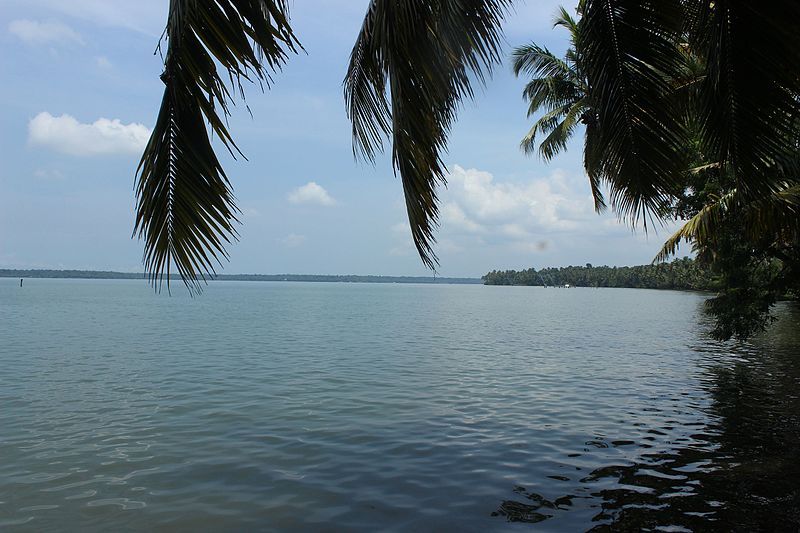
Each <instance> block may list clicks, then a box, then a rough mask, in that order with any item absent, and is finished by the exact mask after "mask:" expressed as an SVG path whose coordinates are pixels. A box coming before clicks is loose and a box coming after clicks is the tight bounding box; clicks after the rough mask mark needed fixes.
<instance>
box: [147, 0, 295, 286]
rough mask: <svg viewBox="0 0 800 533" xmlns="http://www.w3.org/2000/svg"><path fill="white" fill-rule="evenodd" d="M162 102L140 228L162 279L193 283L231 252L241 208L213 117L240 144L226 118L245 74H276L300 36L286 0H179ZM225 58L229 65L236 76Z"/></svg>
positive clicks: (222, 133) (172, 16)
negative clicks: (220, 154)
mask: <svg viewBox="0 0 800 533" xmlns="http://www.w3.org/2000/svg"><path fill="white" fill-rule="evenodd" d="M165 35H166V39H167V45H168V46H167V53H166V58H165V61H164V73H163V74H162V76H161V79H162V80H163V82H164V84H165V85H166V88H165V90H164V96H163V99H162V103H161V109H160V111H159V114H158V118H157V119H156V124H155V127H154V128H153V133H152V135H151V137H150V140H149V141H148V143H147V146H146V147H145V150H144V154H143V155H142V159H141V161H140V163H139V168H138V170H137V182H136V200H137V214H136V226H135V229H134V234H138V236H139V237H140V238H143V239H144V248H145V252H144V264H145V267H146V269H147V272H148V274H149V277H150V281H151V282H152V283H153V284H154V285H156V286H157V287H160V286H161V283H162V282H163V281H164V280H166V282H167V288H169V283H170V273H171V272H172V270H173V268H174V269H175V270H177V273H178V274H180V276H181V278H182V279H183V281H184V283H185V284H186V286H187V287H188V288H189V289H190V291H196V290H199V289H200V287H201V283H200V282H201V281H205V279H206V276H208V275H214V273H215V267H216V266H217V265H218V264H220V262H221V260H222V259H223V258H226V257H227V254H226V251H225V244H227V243H229V242H230V241H231V240H232V239H235V238H236V236H237V234H236V229H235V227H234V224H235V223H236V221H237V220H236V213H237V208H236V206H235V203H234V198H233V194H232V191H231V186H230V182H229V181H228V178H227V176H226V174H225V171H224V170H223V169H222V166H221V165H220V163H219V160H218V159H217V156H216V154H215V153H214V148H213V146H212V145H211V142H210V140H209V136H208V131H207V129H206V121H207V122H208V124H209V125H210V127H211V130H212V131H213V132H214V133H215V134H216V135H217V136H218V137H219V139H220V140H221V141H222V143H223V145H224V146H225V147H226V148H228V150H230V151H231V153H234V152H238V148H237V147H236V144H235V143H234V141H233V138H232V137H231V135H230V133H229V131H228V129H227V126H226V123H225V117H226V116H227V115H228V114H229V105H230V103H231V99H232V95H231V91H232V90H236V91H238V92H239V93H240V94H241V95H243V88H242V84H241V81H242V79H244V80H250V79H253V80H258V81H260V82H262V83H263V82H266V83H267V84H268V83H269V82H270V73H271V72H272V71H274V70H275V69H277V68H280V66H281V65H282V64H283V62H284V61H285V59H286V57H287V53H288V52H289V51H294V50H295V49H296V47H299V43H298V41H297V40H296V38H295V37H294V34H293V33H292V30H291V27H290V26H289V20H288V15H287V9H286V5H285V2H284V1H283V0H171V2H170V9H169V20H168V22H167V28H166V31H165ZM218 66H220V67H221V68H222V71H223V72H224V73H225V74H227V77H228V80H229V84H228V85H226V83H225V81H224V80H223V78H222V75H221V73H220V71H219V70H218Z"/></svg>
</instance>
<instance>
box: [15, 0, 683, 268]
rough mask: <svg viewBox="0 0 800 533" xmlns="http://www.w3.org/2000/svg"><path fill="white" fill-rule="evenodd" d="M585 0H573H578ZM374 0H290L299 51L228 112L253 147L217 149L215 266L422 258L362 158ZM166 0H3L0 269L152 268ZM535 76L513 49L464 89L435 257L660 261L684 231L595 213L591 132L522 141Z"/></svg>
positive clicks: (382, 168)
mask: <svg viewBox="0 0 800 533" xmlns="http://www.w3.org/2000/svg"><path fill="white" fill-rule="evenodd" d="M571 3H574V2H569V1H568V2H566V4H567V6H568V7H570V4H571ZM367 4H368V0H290V3H289V5H290V13H291V17H292V26H293V28H294V30H295V32H296V33H297V35H298V37H299V39H300V41H301V43H302V44H303V46H304V48H305V50H306V52H305V53H300V54H298V55H296V56H294V57H291V58H290V60H289V62H288V64H287V65H286V66H285V67H284V68H283V69H282V71H280V72H278V73H277V74H275V76H274V84H273V86H272V87H271V88H269V89H268V90H266V91H264V92H263V93H262V92H261V90H260V89H259V88H258V87H256V86H251V87H248V88H247V93H246V94H247V105H248V106H249V108H250V111H251V112H252V117H251V115H250V113H248V111H247V109H246V108H245V106H244V105H243V104H242V103H241V102H240V103H239V105H238V106H237V107H236V108H235V109H234V112H233V116H232V117H231V118H230V126H231V131H232V132H233V135H234V137H235V139H236V142H237V144H238V145H239V147H240V148H241V149H242V151H243V152H244V154H245V155H246V157H247V160H244V159H242V158H239V159H238V160H232V159H231V158H230V157H227V156H225V155H224V154H223V153H222V151H218V153H219V154H220V156H221V160H222V161H223V164H224V166H225V168H226V171H227V173H228V175H229V177H230V178H231V181H232V183H233V188H234V194H235V196H236V198H237V203H238V206H239V208H240V209H241V211H242V216H241V217H240V218H241V222H242V225H241V226H240V227H239V234H240V240H239V242H237V243H235V244H233V245H231V246H230V247H229V248H228V251H229V253H230V261H229V262H227V263H225V264H224V265H223V268H222V269H221V270H220V272H224V273H228V274H238V273H263V274H276V273H299V274H376V275H430V271H428V270H427V269H426V268H425V267H424V266H423V264H422V262H421V261H420V260H419V258H418V256H417V255H416V251H415V249H414V246H413V243H412V240H411V235H410V230H409V227H408V223H407V221H406V214H405V208H404V203H403V196H402V187H401V183H400V180H399V178H398V177H396V176H395V175H394V171H393V169H392V166H391V161H390V159H389V158H388V157H386V156H384V157H381V158H379V159H378V160H377V161H376V163H375V164H374V165H371V164H367V163H364V162H361V161H357V160H355V159H354V157H353V152H352V147H351V136H350V127H349V122H348V121H347V117H346V115H345V111H344V102H343V98H342V79H343V77H344V74H345V69H346V65H347V61H348V57H349V53H350V49H351V48H352V44H353V42H354V40H355V37H356V34H357V32H358V29H359V27H360V24H361V21H362V18H363V16H364V13H365V11H366V7H367ZM167 5H168V2H167V1H166V0H137V1H136V2H130V1H129V0H70V1H69V2H64V1H63V0H0V46H2V49H3V52H4V53H3V54H0V69H2V72H3V73H4V77H3V81H4V83H2V84H0V102H2V106H3V111H2V115H3V121H2V123H0V153H2V158H3V164H2V166H0V268H47V269H91V270H117V271H126V272H135V271H142V268H143V267H142V252H143V246H142V242H141V241H139V240H138V239H137V238H132V230H133V225H134V220H135V218H134V217H135V212H134V208H135V204H134V201H135V200H134V179H135V172H136V166H137V164H138V161H139V157H140V155H141V152H142V149H143V147H144V145H145V143H146V141H147V138H148V136H149V133H150V128H151V127H152V125H153V122H154V121H155V118H156V114H157V112H158V107H159V104H160V99H161V95H162V91H163V84H162V83H161V81H160V80H159V74H160V73H161V69H162V63H161V58H160V57H159V56H158V55H157V54H155V50H156V46H157V44H158V41H159V36H160V35H161V33H162V31H163V28H164V24H165V20H166V6H167ZM558 5H559V2H557V1H553V0H528V2H520V1H518V2H517V3H516V8H515V10H514V11H513V12H512V13H510V14H509V15H508V18H507V23H506V25H505V27H504V29H505V36H504V41H505V44H504V54H505V56H506V57H508V55H509V54H510V52H511V50H512V49H513V48H514V46H518V45H520V44H525V43H527V42H530V41H534V42H537V43H539V44H541V45H545V46H547V47H548V48H550V49H551V50H553V51H554V52H557V53H561V52H563V51H564V49H565V48H566V46H567V40H566V38H567V36H566V32H565V30H563V29H560V28H558V29H553V28H552V19H553V16H554V14H555V11H556V9H557V7H558ZM524 83H525V80H524V79H518V78H516V77H514V75H513V73H512V72H511V69H510V63H509V61H508V60H506V61H505V62H504V63H503V64H502V65H500V66H499V67H498V68H497V70H496V71H495V73H494V76H493V77H492V79H490V80H489V81H488V83H487V84H486V86H485V87H484V88H481V89H480V90H478V91H477V92H476V97H475V100H474V101H471V102H465V104H464V105H463V108H462V109H461V111H460V113H459V120H458V122H457V123H456V124H455V126H454V128H453V131H452V133H451V136H450V141H449V149H448V152H447V153H446V154H445V155H444V161H445V163H446V164H447V166H448V177H447V179H448V186H447V188H446V189H442V190H440V191H439V195H440V198H441V204H440V207H441V220H440V227H439V230H438V232H437V241H438V242H437V245H436V248H435V249H436V252H437V254H438V256H439V259H440V268H439V269H438V271H437V272H438V273H439V274H440V275H442V276H468V277H478V276H481V275H482V274H484V273H486V272H487V271H489V270H494V269H511V268H513V269H522V268H530V267H535V268H542V267H547V266H566V265H583V264H585V263H592V264H595V265H601V264H607V265H619V266H621V265H634V264H644V263H649V262H650V261H651V260H652V258H653V257H654V256H655V254H656V253H657V251H658V249H659V247H660V244H661V243H662V242H663V240H665V239H666V237H667V236H668V235H669V234H670V233H671V231H672V230H673V227H672V226H669V227H665V228H662V229H659V230H657V232H655V233H654V232H653V230H649V231H648V233H647V234H646V233H645V232H643V231H642V230H641V229H638V230H636V231H632V230H631V228H630V227H629V226H627V225H625V224H623V223H620V222H618V221H617V219H616V217H615V216H614V215H613V214H611V213H606V214H603V215H598V214H596V213H595V212H594V210H593V207H592V201H591V194H590V190H589V186H588V181H587V179H586V176H585V173H584V171H583V168H582V165H581V158H582V144H581V137H582V132H580V133H579V134H578V135H576V137H575V139H574V140H573V142H571V144H570V145H569V147H568V150H567V152H566V153H565V154H563V155H560V156H559V157H557V158H555V159H554V160H553V161H551V162H549V163H544V162H542V161H541V160H539V159H538V158H536V157H530V156H526V155H524V154H523V153H522V152H521V150H520V149H519V141H520V139H521V138H522V137H523V136H524V135H525V133H526V132H527V130H528V128H529V127H530V125H531V123H532V119H529V118H527V117H526V109H527V106H526V104H525V102H524V101H523V99H522V88H523V86H524Z"/></svg>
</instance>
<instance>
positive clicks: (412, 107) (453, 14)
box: [344, 0, 510, 268]
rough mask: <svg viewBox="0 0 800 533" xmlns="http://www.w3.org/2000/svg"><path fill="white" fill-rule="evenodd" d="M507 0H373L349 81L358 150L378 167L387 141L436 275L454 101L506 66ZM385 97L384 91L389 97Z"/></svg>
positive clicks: (425, 257) (417, 236)
mask: <svg viewBox="0 0 800 533" xmlns="http://www.w3.org/2000/svg"><path fill="white" fill-rule="evenodd" d="M509 3H510V0H435V1H430V0H406V1H403V2H397V1H396V0H372V1H371V2H370V5H369V9H368V11H367V14H366V17H365V19H364V23H363V25H362V27H361V31H360V32H359V35H358V38H357V40H356V43H355V46H354V47H353V51H352V53H351V56H350V64H349V66H348V71H347V75H346V77H345V80H344V96H345V101H346V107H347V114H348V117H349V118H350V120H351V122H352V133H353V150H354V152H355V153H356V154H357V155H358V154H361V155H363V156H364V157H365V158H366V159H367V160H374V157H375V155H376V153H377V152H380V151H381V150H382V149H383V143H384V141H385V140H386V139H387V138H391V142H392V161H393V165H394V168H395V170H396V171H397V172H399V173H400V177H401V179H402V182H403V191H404V193H405V200H406V210H407V212H408V218H409V222H410V225H411V233H412V236H413V239H414V244H415V245H416V248H417V251H418V252H419V255H420V257H421V258H422V261H423V263H424V264H425V265H426V266H428V267H430V268H435V266H436V265H437V263H438V260H437V258H436V254H435V252H434V250H433V244H434V243H435V238H434V235H433V232H434V229H435V227H436V225H437V224H438V214H439V211H438V198H437V195H436V187H437V186H438V185H440V184H445V173H446V168H445V166H444V163H443V162H442V159H441V156H442V153H443V151H444V150H445V149H446V145H447V135H448V133H449V130H450V127H451V125H452V123H453V121H454V119H455V116H456V111H457V107H458V104H459V102H460V101H461V100H463V99H464V98H469V97H471V96H472V94H473V89H472V78H473V77H474V78H477V79H478V80H479V81H483V80H484V78H485V76H486V75H487V74H488V73H489V72H490V71H491V68H492V66H493V65H494V64H496V63H498V62H499V61H500V22H501V20H502V18H503V15H504V11H505V9H506V8H507V6H508V4H509ZM387 93H388V94H387Z"/></svg>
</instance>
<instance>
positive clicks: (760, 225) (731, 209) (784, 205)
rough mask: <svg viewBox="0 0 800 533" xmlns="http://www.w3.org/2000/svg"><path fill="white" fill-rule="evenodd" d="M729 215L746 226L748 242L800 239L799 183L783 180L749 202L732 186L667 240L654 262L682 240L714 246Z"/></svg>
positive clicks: (672, 251) (668, 254) (671, 252)
mask: <svg viewBox="0 0 800 533" xmlns="http://www.w3.org/2000/svg"><path fill="white" fill-rule="evenodd" d="M726 217H739V218H740V219H741V221H742V223H743V224H742V225H743V227H744V228H745V229H744V231H743V232H742V235H741V238H742V239H746V240H747V241H749V242H753V243H756V242H759V241H763V240H764V239H767V240H769V241H770V242H773V243H775V242H776V241H780V240H781V237H783V238H784V239H790V240H795V241H796V240H797V237H798V235H800V185H797V184H788V183H784V185H783V188H782V189H781V190H779V191H777V192H775V193H772V194H770V195H767V196H766V197H763V198H760V199H758V200H755V201H750V202H748V201H747V199H746V196H745V195H743V194H742V193H741V191H739V190H738V189H733V190H732V191H730V192H728V193H727V194H724V195H722V196H721V197H719V198H717V199H716V200H714V201H712V202H711V203H709V204H707V205H705V206H704V207H703V208H702V209H701V210H700V211H699V212H698V213H697V214H696V215H695V216H693V217H692V218H690V219H689V220H688V221H687V222H686V223H685V224H684V225H683V226H682V227H681V228H680V229H679V230H678V231H676V232H675V233H674V234H673V235H672V236H670V238H669V239H667V241H666V242H665V243H664V245H663V246H662V247H661V250H660V251H659V253H658V255H656V257H655V259H654V260H653V262H663V261H666V260H668V259H669V258H670V257H671V256H674V255H675V253H676V252H677V250H678V247H679V246H680V244H681V242H693V243H694V244H695V246H698V247H705V248H710V249H712V251H713V249H714V248H715V247H714V246H713V245H714V240H715V238H716V235H717V234H718V233H719V231H720V229H721V225H722V224H723V221H724V219H725V218H726Z"/></svg>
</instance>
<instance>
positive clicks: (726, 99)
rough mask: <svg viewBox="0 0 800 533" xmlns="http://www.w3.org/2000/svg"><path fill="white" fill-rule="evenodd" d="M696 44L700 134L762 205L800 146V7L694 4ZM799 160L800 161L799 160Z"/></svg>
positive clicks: (785, 3)
mask: <svg viewBox="0 0 800 533" xmlns="http://www.w3.org/2000/svg"><path fill="white" fill-rule="evenodd" d="M686 5H687V15H688V17H687V18H688V25H689V35H690V40H689V46H690V47H691V49H692V50H693V51H694V52H695V53H696V54H698V55H700V56H701V57H703V58H704V59H705V63H706V72H705V77H704V78H703V79H702V80H701V82H700V87H699V89H698V108H699V118H700V120H699V122H700V126H701V127H700V133H701V139H702V141H703V145H704V150H705V152H706V153H708V154H709V157H710V158H711V159H712V160H715V161H720V162H721V163H722V164H724V165H726V166H728V167H730V169H731V171H732V175H733V178H734V179H735V183H736V187H737V189H738V190H739V191H740V193H741V195H743V196H744V197H747V198H750V199H755V198H757V197H759V196H763V195H766V194H770V193H772V192H774V191H776V190H777V189H778V188H779V186H780V184H779V183H778V182H776V181H775V179H774V177H775V176H776V174H778V173H779V172H776V170H777V171H780V170H784V171H786V170H789V171H790V172H791V173H793V174H794V175H797V174H798V170H800V169H799V168H798V166H797V165H794V166H793V167H792V168H789V169H787V168H783V169H781V168H780V167H783V166H784V165H785V164H786V163H787V160H786V159H783V158H782V154H791V153H792V151H793V149H794V148H796V146H797V145H798V140H800V129H798V128H797V123H796V121H797V118H798V116H800V101H798V95H799V94H800V77H798V74H797V73H798V72H800V33H798V31H797V20H798V19H800V2H797V0H774V1H772V2H769V3H768V4H760V3H758V2H748V1H746V0H715V1H714V2H708V1H703V0H690V1H687V2H686ZM795 162H796V158H795Z"/></svg>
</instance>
